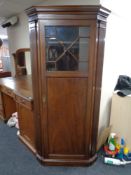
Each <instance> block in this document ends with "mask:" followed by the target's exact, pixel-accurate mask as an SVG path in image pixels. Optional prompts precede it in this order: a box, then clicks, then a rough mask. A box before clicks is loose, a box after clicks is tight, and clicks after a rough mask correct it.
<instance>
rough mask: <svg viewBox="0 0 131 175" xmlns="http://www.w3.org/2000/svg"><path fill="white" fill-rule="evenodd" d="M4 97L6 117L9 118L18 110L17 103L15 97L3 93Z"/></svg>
mask: <svg viewBox="0 0 131 175" xmlns="http://www.w3.org/2000/svg"><path fill="white" fill-rule="evenodd" d="M2 99H3V110H4V116H3V117H4V119H5V120H8V119H9V118H10V117H11V115H12V114H13V113H14V112H16V103H15V101H14V99H13V98H12V97H10V96H8V95H6V94H4V93H2Z"/></svg>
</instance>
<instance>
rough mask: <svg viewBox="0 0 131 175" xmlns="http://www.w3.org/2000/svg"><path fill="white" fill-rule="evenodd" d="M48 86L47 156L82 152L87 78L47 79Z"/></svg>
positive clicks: (83, 148)
mask: <svg viewBox="0 0 131 175" xmlns="http://www.w3.org/2000/svg"><path fill="white" fill-rule="evenodd" d="M47 86H48V95H47V97H48V99H47V100H48V147H49V148H48V150H49V155H55V154H56V155H58V154H59V155H60V154H62V155H84V153H85V139H86V138H85V134H84V132H85V117H86V110H87V109H86V99H87V98H86V96H87V78H48V79H47ZM87 146H88V145H87Z"/></svg>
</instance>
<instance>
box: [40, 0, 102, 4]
mask: <svg viewBox="0 0 131 175" xmlns="http://www.w3.org/2000/svg"><path fill="white" fill-rule="evenodd" d="M99 3H100V0H46V1H45V2H43V3H41V4H40V5H97V4H99Z"/></svg>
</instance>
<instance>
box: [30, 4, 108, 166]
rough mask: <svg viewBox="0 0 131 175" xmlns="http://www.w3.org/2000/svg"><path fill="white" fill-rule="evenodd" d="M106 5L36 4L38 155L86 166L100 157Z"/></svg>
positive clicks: (55, 162)
mask: <svg viewBox="0 0 131 175" xmlns="http://www.w3.org/2000/svg"><path fill="white" fill-rule="evenodd" d="M109 13H110V11H109V10H107V9H105V8H103V7H101V6H54V7H53V6H51V7H44V6H43V7H32V8H30V9H28V10H27V14H28V16H29V22H30V24H29V26H30V41H31V55H32V74H33V76H32V78H33V97H34V114H35V120H36V121H35V123H36V149H37V157H38V158H39V159H40V161H42V162H43V163H45V164H48V165H86V164H90V163H91V162H93V161H94V160H95V159H96V157H97V155H96V143H97V129H98V115H99V102H100V93H101V76H102V64H103V52H104V37H105V29H106V18H107V16H108V15H109Z"/></svg>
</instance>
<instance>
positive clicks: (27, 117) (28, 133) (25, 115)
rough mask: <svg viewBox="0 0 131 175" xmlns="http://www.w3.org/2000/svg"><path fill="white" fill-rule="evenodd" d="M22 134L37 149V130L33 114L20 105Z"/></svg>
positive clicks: (19, 113) (19, 114)
mask: <svg viewBox="0 0 131 175" xmlns="http://www.w3.org/2000/svg"><path fill="white" fill-rule="evenodd" d="M18 116H19V125H20V134H21V136H23V137H24V138H25V139H26V140H27V141H28V142H30V143H31V144H32V146H33V147H35V128H34V117H33V112H32V111H30V110H29V109H28V108H25V107H24V106H22V105H20V104H18Z"/></svg>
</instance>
